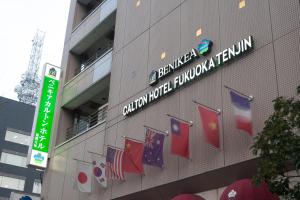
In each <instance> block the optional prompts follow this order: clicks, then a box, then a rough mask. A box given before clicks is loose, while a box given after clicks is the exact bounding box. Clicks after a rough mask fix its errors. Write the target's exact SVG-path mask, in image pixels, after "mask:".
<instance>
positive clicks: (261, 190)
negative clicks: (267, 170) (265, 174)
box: [220, 179, 279, 200]
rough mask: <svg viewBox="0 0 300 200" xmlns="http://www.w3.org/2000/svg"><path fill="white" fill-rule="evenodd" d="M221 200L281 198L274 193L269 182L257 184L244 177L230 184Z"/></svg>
mask: <svg viewBox="0 0 300 200" xmlns="http://www.w3.org/2000/svg"><path fill="white" fill-rule="evenodd" d="M220 200H279V198H278V197H277V196H276V195H273V194H272V193H271V192H270V191H269V189H268V186H267V184H261V185H259V186H255V185H254V184H253V183H252V180H251V179H242V180H239V181H236V182H234V183H233V184H231V185H229V186H228V187H227V188H226V189H225V190H224V192H223V193H222V196H221V198H220Z"/></svg>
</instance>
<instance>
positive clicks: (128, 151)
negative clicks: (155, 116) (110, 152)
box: [123, 139, 144, 174]
mask: <svg viewBox="0 0 300 200" xmlns="http://www.w3.org/2000/svg"><path fill="white" fill-rule="evenodd" d="M143 153H144V144H143V143H141V142H136V141H132V140H130V139H125V148H124V155H123V170H124V171H125V172H131V173H138V174H142V173H144V166H143V163H142V158H143Z"/></svg>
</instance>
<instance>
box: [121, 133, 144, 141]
mask: <svg viewBox="0 0 300 200" xmlns="http://www.w3.org/2000/svg"><path fill="white" fill-rule="evenodd" d="M122 137H123V138H125V139H129V140H132V141H134V142H139V143H145V141H142V140H137V139H134V138H130V137H127V136H125V135H122Z"/></svg>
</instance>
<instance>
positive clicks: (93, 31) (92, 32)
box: [70, 0, 117, 54]
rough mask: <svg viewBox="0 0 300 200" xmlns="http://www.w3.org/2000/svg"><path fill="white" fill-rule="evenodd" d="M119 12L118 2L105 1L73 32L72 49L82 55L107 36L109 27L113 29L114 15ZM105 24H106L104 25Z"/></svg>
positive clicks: (113, 0)
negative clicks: (102, 37) (106, 31)
mask: <svg viewBox="0 0 300 200" xmlns="http://www.w3.org/2000/svg"><path fill="white" fill-rule="evenodd" d="M116 10H117V0H105V1H103V2H102V3H101V4H100V5H99V6H98V7H97V8H95V9H94V10H93V11H92V12H91V13H90V14H89V15H88V16H87V17H86V18H85V19H84V20H83V21H81V22H80V23H79V24H78V25H77V26H76V27H75V28H74V29H73V31H72V36H71V40H70V49H71V50H72V51H73V52H74V53H76V54H81V53H82V52H83V51H84V50H85V49H87V48H88V47H89V46H90V45H91V44H93V43H94V42H96V40H97V39H99V38H100V37H101V35H104V34H105V31H104V30H107V28H108V26H109V27H113V26H114V23H115V19H114V17H113V16H115V15H113V13H114V12H115V11H116ZM104 22H105V23H104Z"/></svg>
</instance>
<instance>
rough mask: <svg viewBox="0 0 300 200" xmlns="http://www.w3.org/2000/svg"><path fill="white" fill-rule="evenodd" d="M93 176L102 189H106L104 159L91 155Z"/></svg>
mask: <svg viewBox="0 0 300 200" xmlns="http://www.w3.org/2000/svg"><path fill="white" fill-rule="evenodd" d="M92 163H93V175H94V177H95V179H96V180H97V182H98V183H100V185H101V186H102V187H105V188H106V187H107V179H106V177H105V163H106V158H105V157H101V156H98V155H92Z"/></svg>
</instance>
